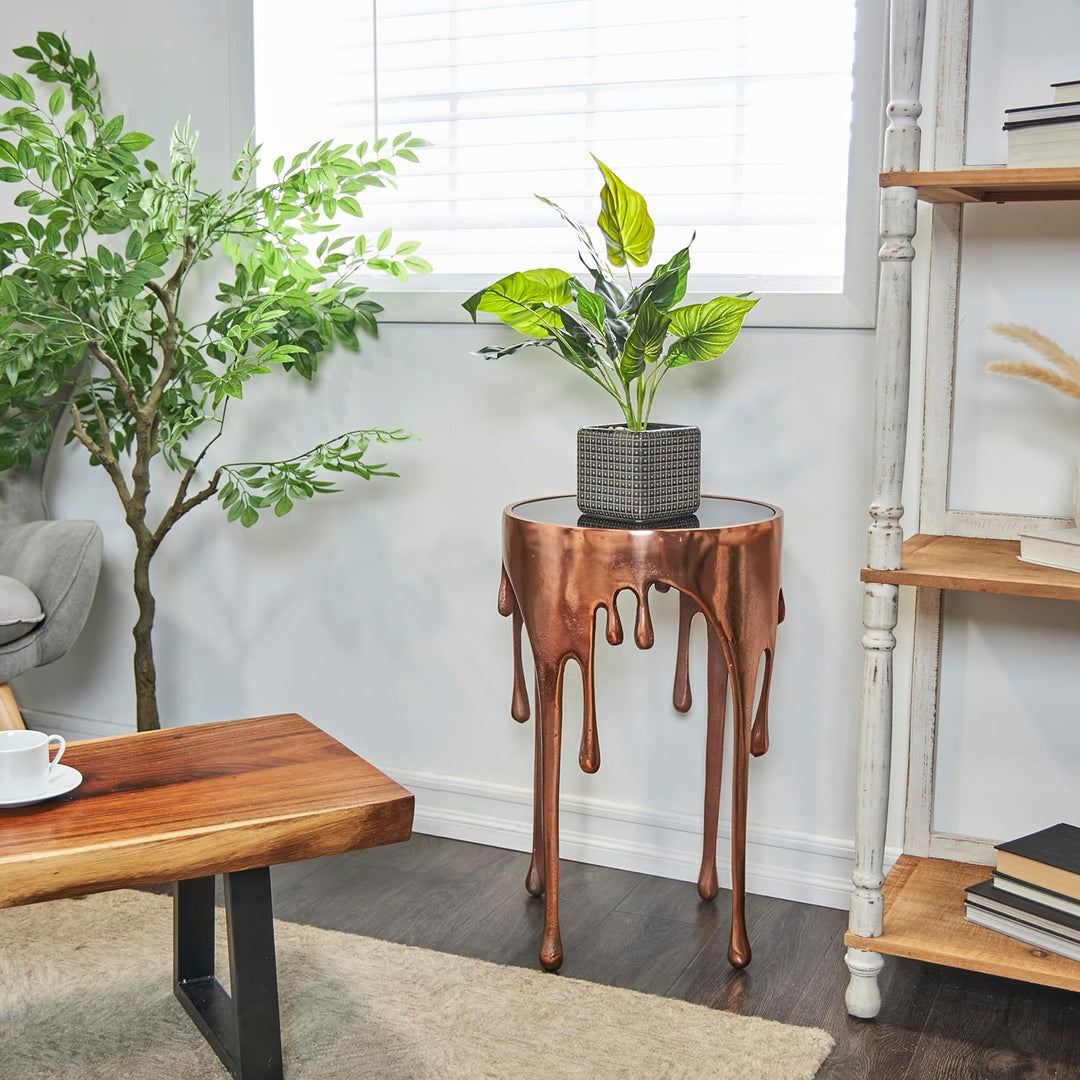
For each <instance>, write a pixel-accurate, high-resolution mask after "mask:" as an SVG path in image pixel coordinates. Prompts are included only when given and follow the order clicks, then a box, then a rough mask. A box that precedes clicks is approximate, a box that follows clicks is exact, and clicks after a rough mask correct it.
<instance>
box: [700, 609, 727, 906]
mask: <svg viewBox="0 0 1080 1080" xmlns="http://www.w3.org/2000/svg"><path fill="white" fill-rule="evenodd" d="M708 640H709V645H708V649H709V652H708V661H707V664H708V667H707V671H708V675H707V683H708V713H709V716H708V728H707V731H706V735H705V818H704V828H703V832H702V845H701V871H700V873H699V874H698V895H699V896H700V897H701V898H702V899H703V900H712V899H713V898H714V897H715V896H716V894H717V893H718V892H719V891H720V883H719V882H718V881H717V878H716V829H717V826H718V823H719V819H720V785H721V780H722V777H723V770H724V713H725V711H726V706H727V691H728V673H727V659H726V657H725V656H724V647H723V646H722V645H721V644H720V638H719V637H717V634H716V631H715V630H713V628H712V627H711V626H710V627H709V639H708Z"/></svg>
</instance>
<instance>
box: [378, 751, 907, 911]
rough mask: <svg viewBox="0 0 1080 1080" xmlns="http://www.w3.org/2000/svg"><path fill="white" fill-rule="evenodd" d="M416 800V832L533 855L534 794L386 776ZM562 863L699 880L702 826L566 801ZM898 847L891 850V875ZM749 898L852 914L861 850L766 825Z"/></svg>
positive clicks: (413, 774)
mask: <svg viewBox="0 0 1080 1080" xmlns="http://www.w3.org/2000/svg"><path fill="white" fill-rule="evenodd" d="M384 771H385V772H387V773H389V774H390V775H391V776H393V777H394V779H395V780H397V781H398V782H399V783H401V784H404V785H405V787H407V788H408V789H409V790H410V791H412V792H413V794H414V795H415V796H416V821H415V829H416V831H417V832H420V833H427V834H429V835H432V836H445V837H449V838H451V839H455V840H469V841H472V842H473V843H478V844H490V845H492V846H494V847H502V848H510V849H511V850H515V851H528V850H529V848H530V846H531V842H532V790H531V788H524V787H517V786H514V785H511V784H500V783H495V782H492V781H488V780H473V779H469V778H466V777H456V776H444V775H441V774H439V773H430V772H418V771H416V770H413V769H406V768H393V767H392V766H387V767H385V769H384ZM559 819H560V820H559V847H560V851H561V853H562V856H563V858H566V859H572V860H575V861H577V862H586V863H592V864H595V865H598V866H611V867H615V868H616V869H619V870H632V871H635V872H637V873H644V874H655V875H656V876H658V877H667V878H674V879H676V880H678V881H696V880H697V875H698V869H699V867H700V865H701V819H700V817H698V816H695V815H690V814H677V813H672V812H670V811H664V810H649V809H643V808H640V807H635V806H626V805H621V804H618V803H608V802H602V801H600V800H596V799H586V798H582V797H580V796H573V795H564V796H563V798H562V800H561V802H560V808H559ZM730 835H731V834H730V825H729V823H728V822H726V821H721V823H720V838H719V843H718V859H717V869H718V871H719V876H720V884H721V885H722V886H729V885H730V884H731V864H730V860H729V858H728V854H727V850H728V844H729V842H730ZM899 854H900V852H899V850H893V849H889V850H887V851H886V860H885V862H886V870H887V869H888V868H889V867H890V866H891V865H892V864H893V863H894V862H895V861H896V859H897V858H898V856H899ZM746 862H747V870H746V887H747V889H748V890H749V891H750V892H753V893H761V894H763V895H765V896H776V897H780V898H781V899H785V900H799V901H802V902H804V903H809V904H819V905H822V906H824V907H833V908H840V909H846V908H847V906H848V901H849V899H850V896H851V872H852V869H853V866H854V844H853V842H852V841H850V840H840V839H836V838H834V837H827V836H816V835H813V834H810V833H801V832H796V831H795V830H791V829H778V828H772V827H767V826H754V825H750V826H749V827H748V828H747V836H746Z"/></svg>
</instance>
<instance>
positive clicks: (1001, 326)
mask: <svg viewBox="0 0 1080 1080" xmlns="http://www.w3.org/2000/svg"><path fill="white" fill-rule="evenodd" d="M990 330H991V331H992V332H993V333H995V334H999V335H1000V336H1001V337H1003V338H1008V339H1009V340H1010V341H1015V342H1018V343H1019V344H1021V345H1026V346H1027V347H1028V348H1029V349H1031V350H1032V352H1034V353H1036V354H1037V355H1038V357H1039V361H1040V362H1037V363H1036V362H1032V361H1027V360H994V361H993V362H992V363H989V364H987V365H986V370H987V371H995V372H997V373H998V374H1000V375H1015V376H1016V377H1018V378H1021V379H1031V380H1032V381H1033V382H1038V383H1042V384H1043V386H1049V387H1050V388H1051V389H1052V390H1057V391H1058V393H1060V394H1064V395H1065V396H1066V397H1071V398H1077V399H1080V361H1078V360H1077V359H1076V358H1075V357H1073V356H1070V355H1069V354H1068V353H1067V352H1066V351H1065V350H1064V349H1063V348H1062V347H1061V346H1060V345H1059V344H1058V343H1057V342H1056V341H1051V339H1050V338H1048V337H1047V336H1046V335H1045V334H1040V333H1039V332H1038V330H1032V329H1031V327H1030V326H1021V325H1019V324H1017V323H991V324H990ZM1073 518H1074V520H1075V521H1076V524H1077V526H1078V527H1080V462H1078V463H1077V466H1076V473H1075V479H1074V481H1073Z"/></svg>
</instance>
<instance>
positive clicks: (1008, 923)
mask: <svg viewBox="0 0 1080 1080" xmlns="http://www.w3.org/2000/svg"><path fill="white" fill-rule="evenodd" d="M964 907H965V913H964V918H965V919H966V920H967V921H968V922H971V923H975V924H977V925H978V926H985V927H986V929H987V930H995V931H997V933H999V934H1005V935H1006V936H1007V937H1011V938H1015V939H1016V940H1017V941H1022V942H1024V943H1025V944H1027V945H1034V946H1035V948H1037V949H1042V950H1043V951H1044V952H1052V953H1055V954H1056V955H1057V956H1064V957H1066V958H1067V959H1069V960H1080V944H1078V943H1076V942H1074V941H1069V939H1068V938H1063V937H1061V936H1060V935H1059V934H1051V933H1050V932H1049V931H1047V930H1040V929H1038V928H1037V927H1034V926H1029V925H1028V924H1027V923H1022V922H1019V921H1018V920H1016V919H1009V918H1007V917H1006V916H1004V915H999V914H998V913H997V912H996V911H987V910H986V908H981V907H976V906H975V905H974V904H965V905H964Z"/></svg>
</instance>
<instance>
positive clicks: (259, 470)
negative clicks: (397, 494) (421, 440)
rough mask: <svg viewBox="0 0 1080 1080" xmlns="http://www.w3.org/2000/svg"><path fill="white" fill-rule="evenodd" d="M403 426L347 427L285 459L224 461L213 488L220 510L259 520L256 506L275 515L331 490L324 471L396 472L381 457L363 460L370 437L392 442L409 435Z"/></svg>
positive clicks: (250, 521)
mask: <svg viewBox="0 0 1080 1080" xmlns="http://www.w3.org/2000/svg"><path fill="white" fill-rule="evenodd" d="M411 438H412V436H411V435H410V434H408V432H405V431H400V430H397V431H380V430H375V429H373V430H364V431H347V432H345V434H344V435H339V436H338V437H337V438H336V439H332V440H331V441H330V442H326V443H320V444H319V445H318V446H316V447H315V448H314V449H312V450H308V451H307V452H306V453H303V454H300V455H298V456H297V457H294V458H289V460H288V461H255V462H242V463H238V464H234V465H226V466H224V467H223V469H222V472H223V474H224V476H225V478H226V479H225V483H224V484H223V485H222V487H221V490H220V491H218V499H219V500H220V501H221V506H222V509H223V510H227V511H228V514H229V520H230V521H239V522H240V524H241V525H244V526H245V527H247V526H251V525H254V524H255V522H256V521H258V520H259V511H260V510H271V509H272V510H273V511H274V514H275V516H277V517H281V516H282V515H284V514H287V513H288V512H289V511H290V510H291V509H292V508H293V502H294V500H296V499H310V498H311V497H312V496H313V495H322V494H328V493H330V492H332V491H337V490H338V488H336V487H335V486H334V485H333V483H332V482H331V481H329V480H327V479H326V475H327V474H330V473H351V474H352V475H353V476H359V477H361V478H362V479H364V480H370V479H371V478H372V477H373V476H397V473H395V472H390V471H389V469H387V467H386V464H385V463H381V464H377V465H376V464H372V463H371V462H368V461H365V460H364V455H365V454H366V453H367V449H368V447H369V446H370V445H371V443H373V442H376V443H393V442H402V441H404V440H406V439H411Z"/></svg>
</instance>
